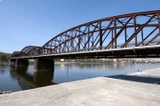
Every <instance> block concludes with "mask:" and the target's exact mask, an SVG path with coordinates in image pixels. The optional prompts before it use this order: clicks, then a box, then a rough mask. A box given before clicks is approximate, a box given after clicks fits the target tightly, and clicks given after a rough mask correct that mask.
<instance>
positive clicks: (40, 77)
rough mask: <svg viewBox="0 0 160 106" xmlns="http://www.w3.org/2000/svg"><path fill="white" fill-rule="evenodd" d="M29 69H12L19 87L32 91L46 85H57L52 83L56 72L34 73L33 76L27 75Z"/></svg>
mask: <svg viewBox="0 0 160 106" xmlns="http://www.w3.org/2000/svg"><path fill="white" fill-rule="evenodd" d="M27 70H28V67H24V66H23V67H20V66H19V67H16V68H14V67H11V71H10V72H11V74H12V76H16V77H17V81H18V83H19V86H20V87H21V88H22V89H23V90H26V89H31V88H36V87H41V86H46V85H52V84H55V83H53V82H52V79H53V76H54V70H52V71H48V70H47V71H34V73H33V75H32V74H29V73H27Z"/></svg>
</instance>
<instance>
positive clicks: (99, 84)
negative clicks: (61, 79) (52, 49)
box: [0, 77, 160, 106]
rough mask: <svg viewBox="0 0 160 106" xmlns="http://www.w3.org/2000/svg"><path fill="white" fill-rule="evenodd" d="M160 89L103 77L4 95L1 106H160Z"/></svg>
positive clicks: (0, 99) (151, 85) (0, 97)
mask: <svg viewBox="0 0 160 106" xmlns="http://www.w3.org/2000/svg"><path fill="white" fill-rule="evenodd" d="M159 104H160V85H157V84H149V83H141V82H134V81H125V80H120V79H113V78H106V77H99V78H93V79H87V80H81V81H75V82H69V83H62V84H58V85H52V86H48V87H42V88H37V89H32V90H26V91H20V92H14V93H11V94H4V95H0V106H137V105H138V106H158V105H159Z"/></svg>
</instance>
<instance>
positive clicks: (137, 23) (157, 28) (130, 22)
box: [11, 10, 160, 59]
mask: <svg viewBox="0 0 160 106" xmlns="http://www.w3.org/2000/svg"><path fill="white" fill-rule="evenodd" d="M159 56H160V10H156V11H146V12H137V13H131V14H124V15H118V16H113V17H107V18H102V19H99V20H95V21H91V22H87V23H84V24H81V25H78V26H75V27H73V28H70V29H68V30H66V31H64V32H62V33H60V34H58V35H56V36H54V37H53V38H52V39H50V40H49V41H48V42H46V43H45V44H44V45H43V46H42V47H38V46H26V47H24V48H23V49H22V50H21V51H16V52H13V54H12V56H11V59H17V58H18V59H31V58H40V57H46V58H50V57H51V58H132V57H159Z"/></svg>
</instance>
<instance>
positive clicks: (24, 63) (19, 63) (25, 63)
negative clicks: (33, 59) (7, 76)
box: [14, 59, 29, 67]
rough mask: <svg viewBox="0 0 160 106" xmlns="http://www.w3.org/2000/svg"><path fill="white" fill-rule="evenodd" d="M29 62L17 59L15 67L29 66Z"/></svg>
mask: <svg viewBox="0 0 160 106" xmlns="http://www.w3.org/2000/svg"><path fill="white" fill-rule="evenodd" d="M28 64H29V62H28V60H26V59H16V60H15V61H14V66H15V67H18V66H28Z"/></svg>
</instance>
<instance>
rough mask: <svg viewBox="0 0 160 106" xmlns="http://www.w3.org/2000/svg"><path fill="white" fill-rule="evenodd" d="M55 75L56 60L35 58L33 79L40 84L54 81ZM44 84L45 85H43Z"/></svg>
mask: <svg viewBox="0 0 160 106" xmlns="http://www.w3.org/2000/svg"><path fill="white" fill-rule="evenodd" d="M53 75H54V60H53V59H44V58H39V59H35V60H34V78H33V81H34V83H35V84H37V85H39V86H44V85H48V84H51V83H52V79H53ZM42 84H43V85H42Z"/></svg>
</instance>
